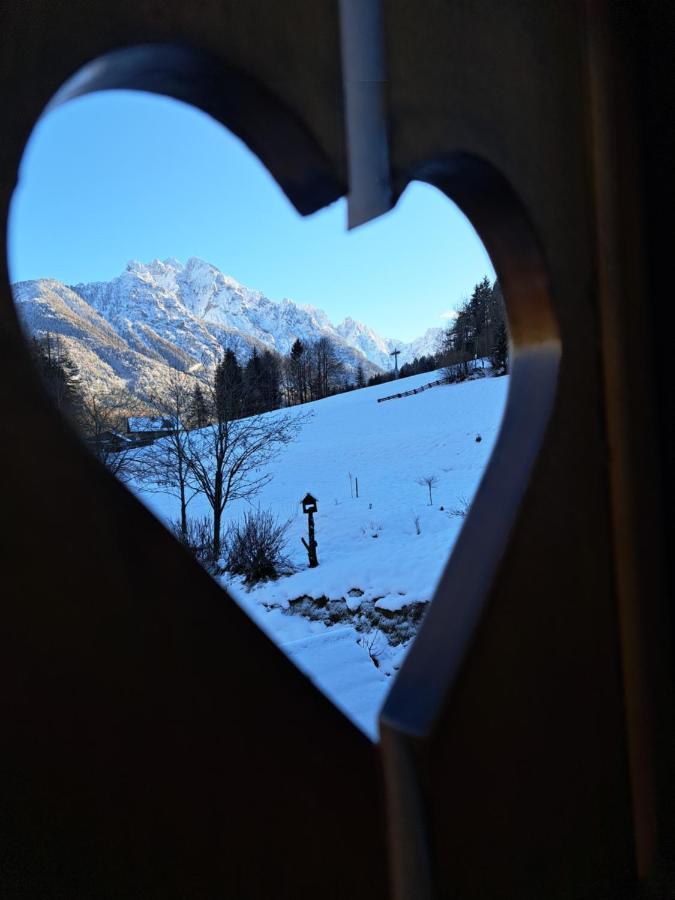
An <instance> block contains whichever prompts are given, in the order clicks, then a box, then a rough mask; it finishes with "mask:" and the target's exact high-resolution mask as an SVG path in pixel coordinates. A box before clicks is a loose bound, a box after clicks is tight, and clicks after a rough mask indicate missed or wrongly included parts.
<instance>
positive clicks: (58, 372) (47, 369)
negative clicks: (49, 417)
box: [31, 333, 81, 415]
mask: <svg viewBox="0 0 675 900" xmlns="http://www.w3.org/2000/svg"><path fill="white" fill-rule="evenodd" d="M31 354H32V356H33V359H34V361H35V364H36V366H37V368H38V371H39V373H40V375H41V377H42V379H43V381H44V383H45V386H46V388H47V391H48V392H49V395H50V397H51V398H52V401H53V403H54V405H55V406H56V408H57V409H58V410H59V412H61V413H69V414H71V415H72V414H75V413H76V412H77V410H78V408H79V406H80V404H81V396H80V373H79V371H78V369H77V366H76V365H75V363H74V362H73V361H72V359H71V357H70V355H69V353H68V351H67V350H66V348H65V347H64V345H63V342H62V341H61V339H60V337H59V335H52V334H49V333H47V334H46V335H45V337H43V338H33V342H32V346H31Z"/></svg>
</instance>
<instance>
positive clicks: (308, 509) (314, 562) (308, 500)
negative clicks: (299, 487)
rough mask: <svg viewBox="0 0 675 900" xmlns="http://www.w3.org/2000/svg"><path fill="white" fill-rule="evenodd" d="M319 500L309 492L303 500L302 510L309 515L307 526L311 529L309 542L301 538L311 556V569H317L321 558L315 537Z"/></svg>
mask: <svg viewBox="0 0 675 900" xmlns="http://www.w3.org/2000/svg"><path fill="white" fill-rule="evenodd" d="M316 508H317V501H316V498H315V497H312V495H311V494H307V496H306V497H305V498H304V500H303V501H302V511H303V512H304V513H305V514H306V515H307V528H308V531H309V543H307V541H306V540H305V539H304V538H300V540H301V541H302V543H303V544H304V546H305V550H306V551H307V556H308V557H309V567H310V569H315V568H316V567H317V566H318V565H319V560H318V559H317V555H316V548H317V546H318V544H317V542H316V538H315V537H314V513H315V512H316Z"/></svg>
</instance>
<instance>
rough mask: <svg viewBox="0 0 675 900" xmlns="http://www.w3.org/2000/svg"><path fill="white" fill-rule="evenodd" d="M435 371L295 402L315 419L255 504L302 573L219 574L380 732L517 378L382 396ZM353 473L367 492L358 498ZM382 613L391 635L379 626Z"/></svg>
mask: <svg viewBox="0 0 675 900" xmlns="http://www.w3.org/2000/svg"><path fill="white" fill-rule="evenodd" d="M438 377H439V375H438V374H436V373H433V372H431V373H426V374H424V375H417V376H413V377H411V378H406V379H401V380H399V381H398V382H396V383H395V385H394V384H392V383H389V384H383V385H378V386H376V387H371V388H364V389H362V390H359V391H353V392H351V393H348V394H340V395H338V396H335V397H330V398H328V399H326V400H320V401H317V402H315V403H309V404H306V405H304V406H302V407H295V408H294V409H293V410H291V411H290V412H291V413H292V414H294V415H301V414H305V413H307V412H311V413H312V416H311V419H310V420H309V421H308V422H307V423H306V424H305V426H304V427H303V430H302V432H301V434H300V436H299V438H298V439H297V441H295V442H294V443H293V444H291V445H289V446H287V447H285V448H284V449H283V451H282V453H281V454H280V455H279V457H278V458H277V459H276V460H275V462H274V463H273V464H272V466H271V469H270V471H271V474H272V476H273V478H272V480H271V482H270V483H269V484H268V485H267V486H266V487H265V488H264V489H263V490H262V491H261V493H260V494H259V495H258V496H257V498H256V506H259V507H260V508H261V509H270V510H272V511H273V512H274V513H275V514H276V515H277V516H278V518H279V520H283V521H286V520H288V521H289V525H288V529H287V534H288V547H287V549H288V555H289V557H290V558H291V560H292V562H293V564H294V565H295V567H296V569H297V571H296V572H295V574H292V575H289V576H287V577H284V578H281V579H279V580H278V581H275V582H269V583H266V584H262V585H259V586H257V587H255V588H253V589H251V590H247V589H246V588H245V587H244V585H243V583H242V582H241V581H240V580H239V579H230V578H228V577H227V576H224V577H222V578H221V579H220V580H221V583H222V584H223V586H224V587H225V588H227V590H228V591H230V593H231V594H232V596H233V597H234V598H235V599H236V601H237V602H238V603H240V605H241V606H242V607H243V608H244V609H245V610H246V611H247V612H248V613H249V614H250V615H251V617H252V618H253V619H254V620H255V621H256V622H257V623H258V624H259V625H260V627H261V628H262V629H263V630H264V631H266V632H267V633H268V634H269V635H270V636H271V637H272V638H273V639H274V640H275V641H276V643H277V644H279V645H280V646H281V647H282V648H283V649H284V651H285V652H286V653H287V654H288V655H289V657H290V658H291V659H292V660H293V661H294V662H295V663H296V665H298V667H299V668H301V669H302V670H303V671H304V672H305V673H306V674H307V675H308V677H309V678H311V679H312V681H314V682H315V683H316V684H317V685H318V687H319V688H320V689H321V690H322V691H323V692H324V693H325V694H326V695H327V696H329V697H330V698H331V700H333V702H334V703H335V704H336V705H337V706H338V707H339V708H340V709H341V710H342V711H343V712H344V713H345V714H346V715H347V716H348V717H349V718H350V719H351V720H352V721H353V722H355V723H356V724H357V725H358V726H359V727H360V728H361V729H362V730H363V731H364V732H366V733H367V734H368V735H369V736H370V737H371V738H373V739H374V740H375V739H377V716H378V712H379V709H380V707H381V706H382V703H383V701H384V698H385V695H386V693H387V691H388V688H389V686H390V683H391V681H392V678H393V677H394V676H395V674H396V670H397V669H398V668H399V667H400V665H401V662H402V660H403V657H404V655H405V652H406V650H407V647H408V646H409V643H410V636H409V635H410V634H411V633H412V632H413V631H414V625H413V626H410V625H408V626H407V627H408V632H407V633H406V626H405V622H406V616H407V615H408V614H409V615H410V618H411V619H414V618H415V616H414V613H415V611H416V612H417V614H418V615H419V612H420V610H421V609H423V607H421V604H426V603H428V602H429V601H430V600H431V598H432V596H433V593H434V590H435V587H436V584H437V583H438V580H439V577H440V575H441V572H442V570H443V568H444V566H445V563H446V562H447V559H448V555H449V553H450V551H451V549H452V547H453V545H454V543H455V540H456V538H457V535H458V533H459V530H460V528H461V527H462V523H463V521H464V515H463V514H464V513H465V511H466V508H467V506H468V504H469V503H470V501H471V499H472V497H473V495H474V493H475V491H476V488H477V487H478V483H479V481H480V478H481V475H482V472H483V470H484V468H485V466H486V463H487V461H488V459H489V457H490V454H491V452H492V448H493V446H494V443H495V439H496V436H497V432H498V429H499V424H500V421H501V417H502V412H503V409H504V405H505V402H506V392H507V389H508V381H509V379H508V377H502V378H485V379H481V380H476V381H469V382H464V383H462V384H457V385H442V386H439V387H434V388H431V389H429V390H427V391H425V392H423V393H420V394H416V395H414V396H411V397H405V398H401V399H394V400H389V401H387V402H386V403H377V399H378V398H379V397H386V396H388V395H390V394H392V393H394V392H399V391H405V390H409V389H411V388H414V387H418V386H420V385H423V384H427V383H428V382H430V381H434V380H435V379H436V378H438ZM268 415H270V416H274V415H278V413H268ZM477 437H480V440H479V441H477V440H476V439H477ZM350 473H351V475H352V486H351V488H350V479H349V475H350ZM423 476H435V478H436V480H437V484H436V485H435V486H434V487H433V488H432V494H433V505H430V504H429V491H428V488H427V487H426V486H422V485H420V484H418V483H417V482H418V479H419V478H420V477H423ZM356 478H358V487H359V497H358V498H356V497H355V496H354V497H353V496H352V493H353V492H354V489H355V484H354V482H355V479H356ZM136 490H137V493H138V495H139V496H140V498H141V499H142V500H143V502H145V503H146V504H147V506H148V507H149V508H150V509H152V510H153V511H154V512H155V513H156V515H157V516H158V517H159V518H160V519H162V520H164V521H170V520H172V519H176V518H177V517H178V507H177V501H176V500H175V499H174V498H173V497H169V496H164V495H158V494H148V495H144V494H142V493H141V492H140V491H139V490H138V488H136ZM307 492H310V493H311V494H313V495H314V496H315V497H316V498H317V500H318V511H317V514H316V516H315V522H316V539H317V541H318V550H317V552H318V559H319V566H318V568H316V569H309V568H308V567H307V553H306V551H305V548H304V547H303V546H302V544H301V541H300V538H301V537H302V536H304V537H305V538H306V537H307V517H306V516H305V515H304V514H303V513H302V509H301V506H300V501H301V499H302V498H303V497H304V496H305V494H306V493H307ZM248 508H249V507H248V506H247V505H246V504H244V503H240V502H235V503H232V504H231V505H228V506H227V507H226V510H225V514H224V519H225V522H227V521H230V520H232V519H236V518H240V517H241V516H242V515H243V513H244V512H245V511H246V509H248ZM208 513H209V507H208V505H207V504H206V501H205V500H204V498H203V497H200V496H198V497H195V499H194V500H193V501H192V503H191V504H190V507H189V514H190V515H191V516H204V515H208ZM418 531H419V533H418ZM300 610H302V612H300ZM366 611H368V615H367V617H366V616H365V615H364V613H365V612H366ZM378 617H381V621H382V623H383V625H384V626H385V628H384V630H382V629H381V628H378V625H377V622H378V621H379V619H378ZM373 619H375V624H374V625H373ZM392 622H403V623H404V625H403V627H402V629H400V630H399V632H398V634H397V636H394V637H392V635H391V633H388V632H387V633H385V632H386V626H391V623H392ZM402 635H403V639H402ZM399 641H400V642H399Z"/></svg>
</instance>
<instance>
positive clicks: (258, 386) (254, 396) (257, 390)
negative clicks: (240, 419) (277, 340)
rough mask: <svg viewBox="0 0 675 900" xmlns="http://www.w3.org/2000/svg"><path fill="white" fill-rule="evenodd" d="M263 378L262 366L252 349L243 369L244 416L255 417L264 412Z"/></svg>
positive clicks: (254, 349) (255, 351)
mask: <svg viewBox="0 0 675 900" xmlns="http://www.w3.org/2000/svg"><path fill="white" fill-rule="evenodd" d="M264 377H265V376H264V364H263V362H262V359H261V357H260V354H259V353H258V351H257V349H256V348H255V347H254V348H253V353H252V354H251V357H250V359H249V361H248V362H247V363H246V368H245V369H244V415H246V416H257V415H258V414H259V413H261V412H263V411H264V399H263V382H264Z"/></svg>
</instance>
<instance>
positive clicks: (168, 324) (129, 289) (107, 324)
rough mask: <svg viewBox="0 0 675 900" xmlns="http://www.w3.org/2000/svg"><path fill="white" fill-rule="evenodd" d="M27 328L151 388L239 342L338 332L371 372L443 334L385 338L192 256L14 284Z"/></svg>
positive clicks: (104, 375)
mask: <svg viewBox="0 0 675 900" xmlns="http://www.w3.org/2000/svg"><path fill="white" fill-rule="evenodd" d="M13 290H14V297H15V300H16V304H17V309H18V311H19V316H20V318H21V321H22V323H23V325H24V327H25V329H26V330H27V332H28V333H29V334H44V333H46V332H51V333H53V334H60V335H62V337H63V340H64V343H65V345H66V346H67V348H68V350H69V351H70V353H71V355H72V357H73V359H74V361H75V362H76V364H77V365H78V367H79V368H80V371H81V374H82V378H83V380H84V381H85V382H87V383H90V384H91V386H92V387H95V388H101V387H103V386H108V387H110V388H117V387H120V386H121V385H122V383H124V384H126V386H127V387H128V389H130V390H131V391H133V392H135V393H138V394H140V395H142V396H147V395H148V394H149V393H152V391H153V390H157V388H158V386H160V385H161V383H162V382H163V381H164V379H165V378H167V377H168V375H169V374H170V373H171V372H172V371H173V370H178V371H181V372H186V373H193V374H196V375H199V374H206V373H208V371H209V370H210V369H211V368H212V367H213V365H214V364H215V363H216V362H217V360H218V359H220V357H221V356H222V353H223V349H224V348H231V349H233V350H234V351H235V353H236V354H237V356H238V357H239V359H240V360H241V361H242V362H243V361H245V360H246V359H248V357H249V356H250V354H251V353H252V351H253V348H254V347H257V348H258V349H260V350H262V349H265V348H267V349H271V350H276V351H277V352H279V353H282V354H286V353H288V351H289V350H290V348H291V346H292V345H293V342H294V341H295V340H296V338H300V339H301V340H302V341H312V340H316V339H317V338H320V337H328V338H330V339H331V340H332V341H333V343H334V345H335V347H336V350H337V352H338V355H339V356H340V358H341V359H342V361H343V362H344V364H345V367H346V369H347V371H348V372H350V371H351V372H353V371H354V370H355V369H356V367H357V366H359V365H361V366H362V367H363V369H364V371H365V373H366V375H371V374H375V373H376V372H378V371H381V370H383V369H384V370H386V369H389V368H391V364H392V360H391V356H390V354H391V351H392V350H393V349H394V348H395V347H397V348H398V349H399V350H400V351H401V354H400V356H399V365H403V364H404V363H405V362H408V361H410V360H412V359H414V357H415V356H421V355H427V354H429V353H433V352H434V351H435V349H436V347H437V344H438V340H439V337H440V334H441V329H440V328H431V329H429V330H428V331H427V332H426V333H425V335H423V336H422V337H421V338H419V339H418V340H416V341H413V342H412V343H405V342H401V341H394V340H391V339H385V338H382V337H381V336H380V335H378V334H376V333H375V332H374V331H373V330H372V329H370V328H368V327H367V326H366V325H363V324H362V323H360V322H356V321H355V320H354V319H351V318H347V319H345V320H344V322H342V323H340V324H339V325H337V326H334V325H333V324H332V323H331V322H330V320H329V319H328V316H327V315H326V313H325V312H323V310H321V309H317V308H316V307H313V306H306V305H299V304H296V303H294V302H293V301H292V300H288V299H284V300H282V301H281V302H280V303H277V302H275V301H273V300H270V299H269V298H268V297H266V296H265V295H264V294H262V293H261V292H260V291H253V290H250V289H249V288H247V287H245V286H244V285H242V284H239V282H237V281H235V279H234V278H231V277H230V276H228V275H224V274H223V273H222V272H221V271H220V270H219V269H217V268H216V267H215V266H213V265H210V264H209V263H207V262H204V261H203V260H200V259H196V258H194V257H193V258H191V259H188V261H187V263H186V264H185V265H183V264H182V263H180V262H179V261H178V260H176V259H167V260H164V261H163V262H162V261H160V260H154V261H153V262H151V263H141V262H137V261H132V262H130V263H129V264H128V265H127V268H126V270H125V271H124V272H123V273H122V274H121V275H119V276H118V277H117V278H113V279H112V281H101V282H92V283H89V284H76V285H71V286H66V285H64V284H62V283H61V282H58V281H55V280H52V279H39V280H37V281H23V282H18V283H16V284H15V285H14V286H13Z"/></svg>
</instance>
